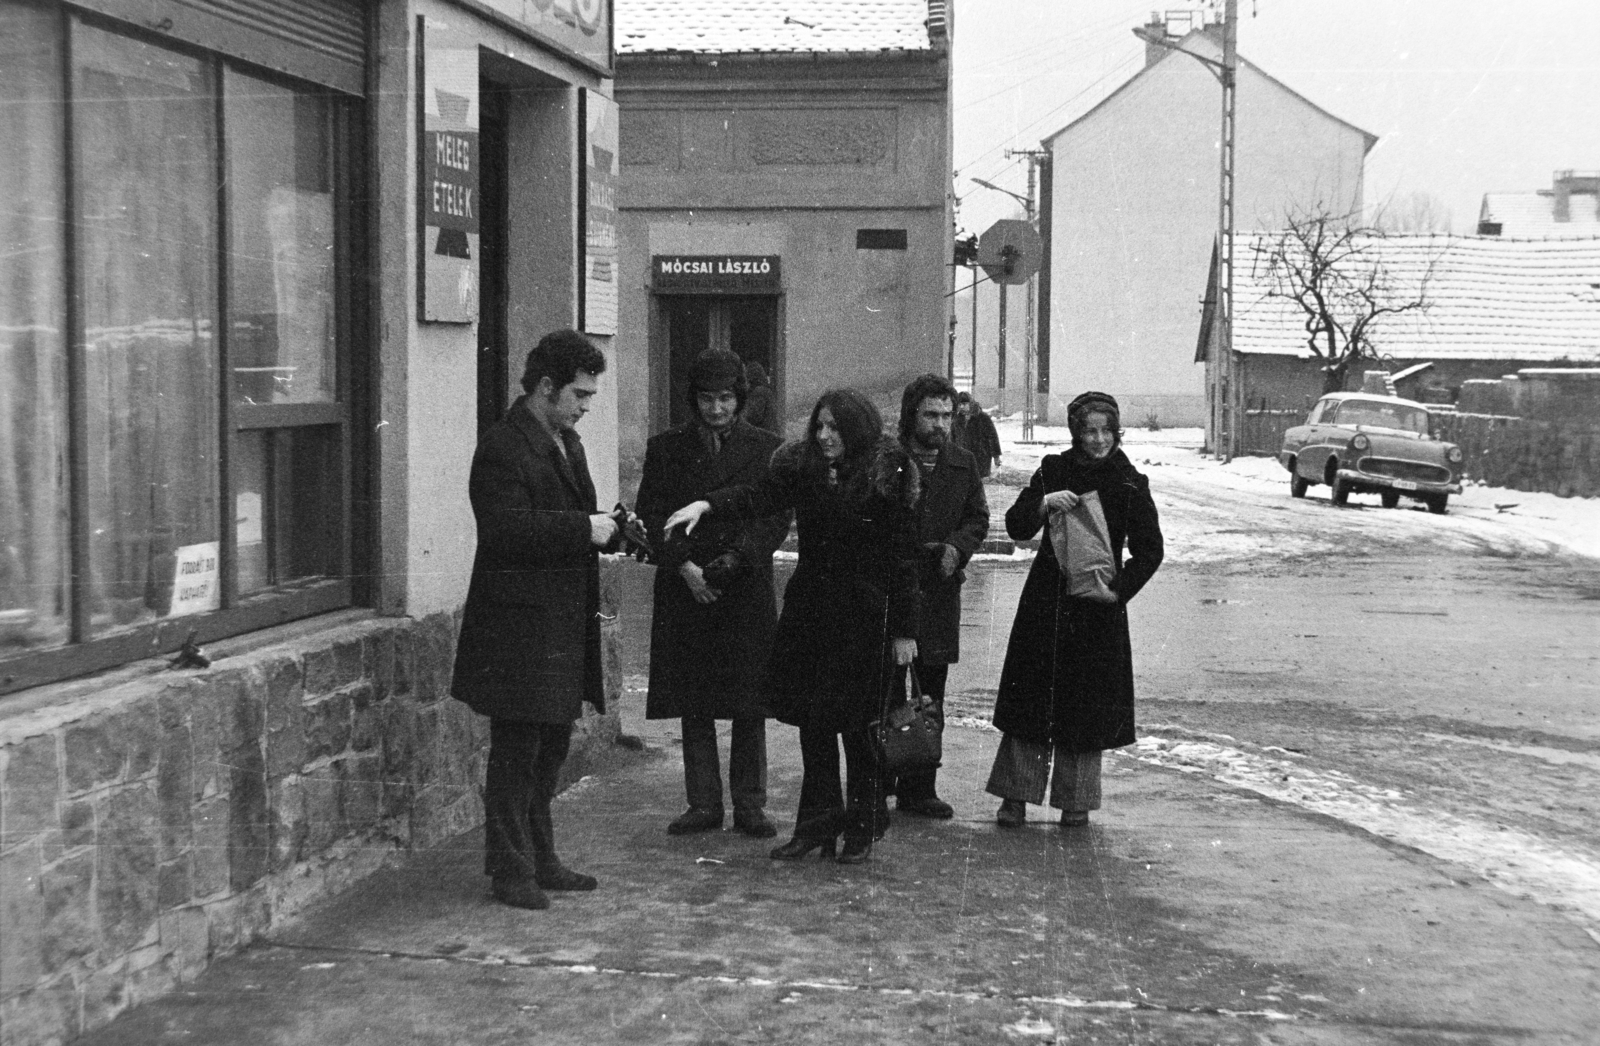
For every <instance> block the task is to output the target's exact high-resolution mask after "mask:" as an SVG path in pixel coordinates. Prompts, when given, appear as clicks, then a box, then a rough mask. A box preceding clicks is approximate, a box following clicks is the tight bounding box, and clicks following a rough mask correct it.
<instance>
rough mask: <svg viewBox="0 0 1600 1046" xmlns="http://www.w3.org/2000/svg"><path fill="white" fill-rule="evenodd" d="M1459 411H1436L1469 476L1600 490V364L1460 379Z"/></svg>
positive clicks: (1570, 492)
mask: <svg viewBox="0 0 1600 1046" xmlns="http://www.w3.org/2000/svg"><path fill="white" fill-rule="evenodd" d="M1457 411H1458V412H1459V413H1454V414H1452V413H1449V412H1439V413H1437V414H1435V423H1434V428H1435V432H1436V433H1437V434H1438V436H1439V437H1440V438H1441V439H1446V440H1449V441H1450V442H1452V443H1455V444H1457V445H1459V446H1460V447H1461V453H1462V456H1463V458H1464V461H1465V467H1466V474H1467V476H1468V477H1470V478H1472V479H1476V480H1481V481H1483V482H1485V483H1488V484H1490V485H1491V486H1496V487H1510V488H1512V489H1514V490H1536V491H1546V492H1548V493H1552V494H1558V495H1560V496H1562V497H1595V496H1597V495H1600V370H1578V369H1571V370H1554V369H1539V368H1529V369H1524V370H1520V371H1518V372H1517V373H1516V374H1513V375H1508V376H1507V377H1504V378H1501V379H1499V380H1497V381H1468V382H1465V383H1463V384H1462V386H1461V397H1460V400H1459V402H1458V403H1457Z"/></svg>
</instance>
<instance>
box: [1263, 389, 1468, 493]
mask: <svg viewBox="0 0 1600 1046" xmlns="http://www.w3.org/2000/svg"><path fill="white" fill-rule="evenodd" d="M1430 422H1431V419H1430V417H1429V415H1428V408H1427V407H1425V406H1423V405H1422V404H1420V403H1413V402H1412V401H1411V400H1403V399H1400V398H1399V397H1396V396H1375V395H1372V394H1371V393H1365V392H1334V393H1330V394H1328V395H1326V396H1324V397H1322V398H1321V399H1320V400H1318V401H1317V405H1316V406H1315V407H1312V408H1311V413H1310V415H1308V416H1307V417H1306V423H1305V424H1304V425H1296V426H1295V427H1294V428H1292V429H1290V430H1289V431H1288V432H1286V433H1284V434H1283V449H1282V450H1281V451H1279V452H1278V460H1279V461H1281V462H1282V463H1283V467H1284V468H1286V469H1288V470H1289V493H1290V494H1292V495H1294V496H1295V497H1297V498H1303V497H1305V496H1306V490H1307V488H1309V487H1310V486H1311V484H1313V483H1326V484H1327V485H1328V487H1329V488H1330V489H1331V491H1332V500H1333V503H1334V504H1335V505H1343V504H1345V503H1346V502H1348V501H1349V500H1350V495H1351V494H1377V495H1378V496H1379V497H1380V498H1382V499H1383V507H1384V508H1394V507H1395V506H1396V505H1398V504H1399V503H1400V498H1401V497H1402V496H1404V497H1408V498H1415V499H1417V500H1418V501H1421V502H1422V503H1423V504H1425V505H1427V506H1428V511H1430V512H1435V513H1442V512H1443V511H1444V510H1445V505H1446V503H1448V502H1449V500H1450V495H1451V494H1459V493H1461V448H1460V447H1458V446H1456V445H1455V444H1454V443H1446V442H1444V441H1443V440H1439V439H1435V438H1434V436H1433V429H1432V425H1431V424H1430Z"/></svg>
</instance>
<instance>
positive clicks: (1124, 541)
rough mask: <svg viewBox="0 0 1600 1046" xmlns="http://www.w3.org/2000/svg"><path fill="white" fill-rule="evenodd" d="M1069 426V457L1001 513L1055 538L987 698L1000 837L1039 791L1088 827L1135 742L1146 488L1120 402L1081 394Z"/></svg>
mask: <svg viewBox="0 0 1600 1046" xmlns="http://www.w3.org/2000/svg"><path fill="white" fill-rule="evenodd" d="M1067 426H1068V428H1069V429H1070V430H1071V432H1072V449H1071V450H1069V451H1067V452H1066V453H1065V454H1051V455H1049V456H1048V457H1046V458H1045V459H1044V460H1043V461H1041V462H1040V463H1039V469H1038V471H1036V472H1035V473H1034V474H1033V479H1032V481H1031V482H1030V483H1029V484H1028V487H1027V489H1026V490H1024V491H1023V492H1022V493H1021V494H1020V495H1018V497H1017V501H1016V504H1014V505H1012V506H1011V509H1010V511H1008V512H1007V513H1006V531H1007V532H1008V533H1009V534H1010V535H1011V536H1012V538H1014V539H1016V540H1018V541H1022V540H1026V539H1028V538H1031V537H1033V536H1034V535H1035V534H1037V533H1039V530H1040V528H1041V527H1045V526H1047V525H1048V526H1049V527H1050V531H1051V535H1050V537H1051V539H1050V540H1047V541H1044V542H1042V543H1041V544H1040V546H1039V554H1038V555H1037V556H1036V557H1035V558H1034V561H1033V569H1032V570H1031V571H1029V573H1028V580H1027V582H1026V583H1025V584H1024V585H1023V588H1022V598H1021V600H1020V601H1019V602H1018V604H1017V617H1016V621H1015V622H1014V623H1013V624H1012V626H1011V640H1010V643H1009V645H1008V647H1007V649H1006V661H1005V668H1004V669H1003V670H1002V671H1001V673H1000V691H999V694H998V696H997V697H996V699H995V709H994V725H995V726H996V727H998V728H999V729H1000V730H1001V732H1002V733H1003V734H1004V736H1003V737H1002V738H1001V740H1000V750H999V751H998V752H997V753H996V754H995V761H994V769H993V770H992V771H991V772H990V774H989V784H988V791H989V793H990V794H992V795H996V796H999V797H1000V799H1001V800H1002V801H1001V803H1000V811H999V814H998V815H997V817H996V819H997V820H998V821H999V823H1000V824H1001V825H1002V826H1004V827H1007V828H1017V827H1020V826H1021V825H1022V824H1023V822H1024V821H1025V820H1026V817H1027V804H1028V803H1042V802H1044V801H1045V784H1046V782H1047V781H1049V782H1050V789H1049V800H1050V805H1051V806H1054V807H1056V808H1058V809H1060V810H1061V825H1062V827H1076V826H1080V825H1085V824H1088V823H1089V811H1090V810H1097V809H1099V807H1100V753H1101V752H1103V751H1105V750H1106V749H1108V748H1121V747H1122V746H1124V745H1130V744H1132V743H1133V741H1134V730H1133V718H1134V717H1133V656H1132V648H1131V645H1130V643H1129V641H1128V609H1127V603H1128V601H1129V600H1130V599H1132V598H1133V597H1134V596H1135V595H1136V594H1138V592H1139V590H1140V589H1141V588H1143V587H1144V585H1145V582H1147V581H1149V580H1150V577H1151V575H1153V574H1154V573H1155V572H1156V568H1157V567H1159V566H1160V565H1161V558H1162V554H1163V544H1162V539H1161V522H1160V519H1159V517H1158V515H1157V513H1156V506H1155V502H1154V501H1152V500H1151V498H1150V483H1149V481H1148V480H1147V479H1145V477H1144V476H1143V475H1142V474H1140V473H1139V471H1138V470H1136V469H1135V468H1134V467H1133V464H1132V462H1130V461H1129V460H1128V457H1127V455H1126V454H1124V453H1122V449H1121V445H1122V427H1121V418H1120V411H1119V409H1118V407H1117V401H1116V400H1115V399H1113V398H1112V397H1111V396H1108V395H1107V394H1105V393H1103V392H1086V393H1084V394H1083V395H1081V396H1079V397H1078V398H1077V399H1075V400H1073V401H1072V404H1071V406H1069V407H1068V408H1067ZM1058 549H1059V550H1061V551H1064V552H1065V553H1066V556H1065V559H1063V557H1062V555H1061V552H1060V551H1058ZM1124 550H1126V552H1127V555H1128V559H1127V561H1126V562H1124V561H1123V553H1124ZM1080 554H1084V555H1080ZM1064 566H1065V567H1066V568H1067V569H1065V570H1064V569H1063V567H1064ZM1052 756H1053V757H1054V762H1055V773H1054V775H1053V778H1052V775H1051V773H1050V764H1051V761H1052Z"/></svg>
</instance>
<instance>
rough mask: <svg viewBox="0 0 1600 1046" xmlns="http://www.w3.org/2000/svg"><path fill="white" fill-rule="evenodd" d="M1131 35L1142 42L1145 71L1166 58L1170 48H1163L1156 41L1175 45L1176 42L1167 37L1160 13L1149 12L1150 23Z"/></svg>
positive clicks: (1165, 23)
mask: <svg viewBox="0 0 1600 1046" xmlns="http://www.w3.org/2000/svg"><path fill="white" fill-rule="evenodd" d="M1133 35H1134V36H1137V37H1138V38H1139V39H1141V40H1143V41H1144V67H1145V68H1146V69H1148V68H1150V67H1151V66H1152V65H1155V64H1156V63H1157V62H1159V61H1161V59H1163V58H1165V57H1166V56H1167V52H1168V51H1170V50H1171V48H1170V47H1163V46H1161V44H1160V43H1157V42H1156V41H1158V40H1159V41H1162V42H1163V43H1176V42H1177V41H1176V40H1175V39H1174V38H1172V37H1170V36H1168V35H1167V20H1166V18H1164V17H1163V16H1162V14H1161V12H1160V11H1151V12H1150V21H1148V22H1146V23H1145V24H1144V25H1142V26H1140V27H1139V28H1137V29H1135V30H1134V31H1133Z"/></svg>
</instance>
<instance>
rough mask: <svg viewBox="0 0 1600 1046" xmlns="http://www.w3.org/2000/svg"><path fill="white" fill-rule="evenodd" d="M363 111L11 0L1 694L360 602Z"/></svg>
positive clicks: (6, 99) (2, 214) (7, 8)
mask: <svg viewBox="0 0 1600 1046" xmlns="http://www.w3.org/2000/svg"><path fill="white" fill-rule="evenodd" d="M64 65H65V66H66V68H63V66H64ZM356 115H357V114H356V107H355V103H354V102H353V101H352V100H351V99H348V98H345V97H343V96H340V95H337V94H336V93H334V92H331V91H326V90H323V89H320V88H316V87H313V86H310V85H301V84H294V83H289V82H286V81H283V80H280V79H276V78H273V77H271V76H268V75H265V74H257V73H255V72H253V71H252V70H250V69H248V68H245V67H243V66H236V65H234V64H233V63H232V62H231V61H230V60H224V59H221V58H219V57H217V56H212V55H206V54H202V53H198V52H191V51H185V50H181V49H176V48H172V47H168V46H164V45H163V44H161V43H155V42H151V41H149V40H145V39H141V38H139V37H137V36H135V35H131V34H124V33H122V32H120V31H118V29H117V27H116V26H114V25H111V24H110V23H101V22H97V21H89V20H80V19H79V18H77V17H76V16H71V15H68V14H66V13H64V12H63V11H62V10H61V9H59V8H49V7H44V6H40V5H34V4H30V3H24V2H22V0H0V135H3V136H4V138H3V140H4V141H5V142H6V143H7V146H6V148H5V149H0V179H3V182H0V184H5V185H6V186H7V202H6V204H5V205H3V206H0V251H3V253H4V258H5V265H4V268H3V270H0V692H4V691H6V690H11V689H16V688H18V687H19V686H23V685H29V684H31V683H33V682H38V681H41V680H42V679H46V678H58V677H62V676H66V675H71V674H75V673H77V672H82V671H88V670H91V669H93V668H97V667H102V666H103V665H106V664H111V663H115V662H116V661H118V660H125V659H127V658H128V657H135V656H146V655H148V654H150V653H153V652H157V651H160V650H164V649H170V648H172V647H173V646H175V645H177V643H179V642H181V641H182V640H183V638H185V636H186V635H187V634H188V632H189V631H190V630H191V629H193V630H198V631H199V632H200V633H201V635H202V638H206V637H209V636H214V635H222V634H227V633H229V632H236V631H240V630H243V629H246V628H250V627H257V626H259V625H261V624H266V623H270V622H272V621H277V620H284V619H287V618H289V617H295V616H302V615H304V614H307V613H314V612H317V611H319V610H324V609H331V608H332V607H333V606H338V605H343V604H345V603H348V601H349V599H350V586H349V583H348V580H347V579H348V576H349V573H350V570H349V544H350V540H349V526H348V519H349V515H350V513H349V510H348V504H349V494H348V490H347V477H348V476H349V475H350V468H349V461H348V456H349V450H350V448H349V414H348V396H347V395H346V389H345V378H344V374H345V372H346V370H347V362H346V353H347V343H348V342H349V340H350V337H349V334H348V322H349V321H348V317H349V316H350V315H352V314H354V313H355V312H356V311H357V310H355V309H354V308H352V306H351V303H350V301H349V300H347V299H348V298H349V295H350V294H351V293H352V292H351V290H350V287H352V286H353V285H355V282H356V281H352V280H350V279H349V278H348V276H347V275H346V274H345V273H343V272H342V271H341V266H343V265H344V264H346V263H347V261H348V259H349V257H350V245H349V243H348V240H349V236H348V234H347V232H346V231H345V230H346V228H347V225H348V221H349V213H348V212H349V205H348V203H347V202H344V200H345V199H347V198H348V193H345V194H341V193H340V191H339V185H340V179H341V178H344V177H345V174H344V172H345V171H346V170H347V169H348V166H349V156H348V149H349V148H350V144H349V143H351V142H352V141H354V140H355V137H356V136H355V135H354V134H353V133H352V132H351V130H350V128H351V126H352V124H353V121H354V120H355V119H356ZM230 514H231V515H230ZM19 659H21V660H19ZM19 666H21V668H20V669H19Z"/></svg>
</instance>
